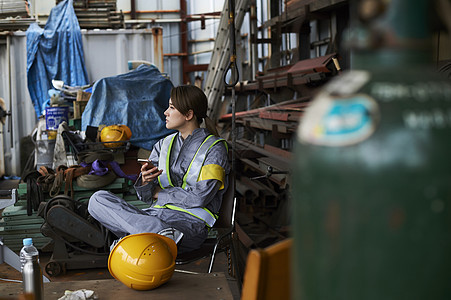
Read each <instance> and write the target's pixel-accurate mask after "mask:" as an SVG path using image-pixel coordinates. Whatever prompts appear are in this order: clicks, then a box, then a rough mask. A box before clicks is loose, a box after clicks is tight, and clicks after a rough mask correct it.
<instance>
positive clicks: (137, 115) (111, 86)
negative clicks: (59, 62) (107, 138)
mask: <svg viewBox="0 0 451 300" xmlns="http://www.w3.org/2000/svg"><path fill="white" fill-rule="evenodd" d="M172 87H173V85H172V82H171V81H170V80H169V79H166V78H165V77H163V76H162V75H161V73H160V71H159V70H158V69H157V68H156V67H154V66H147V65H140V66H139V67H138V68H136V69H135V70H133V71H130V72H128V73H125V74H120V75H117V76H112V77H106V78H103V79H100V80H99V81H97V82H96V83H95V84H94V87H93V91H92V95H91V98H90V99H89V101H88V104H87V105H86V108H85V110H84V112H83V115H82V117H81V125H82V126H81V127H82V130H86V127H87V126H88V125H89V126H95V127H98V126H99V125H107V126H108V125H114V124H122V125H127V126H128V127H129V128H130V130H131V131H132V138H131V140H130V143H131V144H132V145H134V146H137V147H141V148H144V149H147V150H152V147H153V145H154V144H155V143H156V142H157V141H158V140H159V139H161V138H163V137H164V136H166V135H168V134H169V133H171V132H173V131H171V130H168V129H167V128H166V121H165V120H166V118H165V116H164V111H165V110H166V109H167V108H168V103H169V98H170V92H171V89H172Z"/></svg>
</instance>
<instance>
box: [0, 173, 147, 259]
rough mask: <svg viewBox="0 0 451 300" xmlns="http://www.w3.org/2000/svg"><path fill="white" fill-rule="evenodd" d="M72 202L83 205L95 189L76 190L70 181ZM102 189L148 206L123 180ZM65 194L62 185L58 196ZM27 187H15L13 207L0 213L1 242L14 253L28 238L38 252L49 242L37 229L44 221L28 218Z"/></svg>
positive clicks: (46, 195)
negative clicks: (15, 197) (15, 195)
mask: <svg viewBox="0 0 451 300" xmlns="http://www.w3.org/2000/svg"><path fill="white" fill-rule="evenodd" d="M73 188H74V200H77V201H81V202H86V201H88V199H89V197H90V196H91V195H92V194H93V193H94V192H96V191H97V190H98V189H95V190H94V189H85V188H82V187H79V186H78V185H77V184H76V182H75V181H74V182H73ZM101 189H102V190H108V191H110V192H112V193H114V194H116V195H118V196H119V197H122V198H124V199H125V200H126V201H127V202H129V203H131V204H133V205H135V206H137V207H139V208H144V207H148V204H146V203H144V202H142V201H140V200H138V198H137V196H136V192H135V190H134V188H133V183H132V182H131V181H130V180H127V179H124V178H117V179H116V180H115V181H114V182H113V183H111V184H109V185H107V186H105V187H102V188H101ZM63 192H64V185H63V187H62V188H61V194H63ZM26 198H27V184H26V183H21V184H19V188H18V200H17V201H16V203H15V204H14V205H12V206H9V207H6V208H5V209H4V210H3V212H2V218H1V219H0V236H1V237H3V242H4V244H5V245H6V246H8V247H9V248H10V249H11V250H13V251H19V250H20V249H21V248H22V240H23V239H24V238H27V237H31V238H33V243H34V245H35V246H36V247H37V248H38V249H41V248H42V247H43V246H44V245H46V244H47V243H48V242H50V241H51V239H50V238H48V237H45V236H43V235H42V234H41V231H40V228H41V225H42V224H43V223H44V219H43V218H41V217H40V216H38V215H37V213H36V212H35V211H33V213H32V215H31V216H28V215H27V200H26ZM50 199H51V198H50V196H49V195H48V194H45V201H48V200H50Z"/></svg>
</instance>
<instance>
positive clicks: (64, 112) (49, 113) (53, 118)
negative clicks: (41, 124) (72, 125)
mask: <svg viewBox="0 0 451 300" xmlns="http://www.w3.org/2000/svg"><path fill="white" fill-rule="evenodd" d="M64 121H66V122H69V107H67V106H62V107H47V108H46V109H45V128H46V129H47V130H58V126H59V125H60V124H61V123H62V122H64Z"/></svg>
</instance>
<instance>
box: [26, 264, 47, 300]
mask: <svg viewBox="0 0 451 300" xmlns="http://www.w3.org/2000/svg"><path fill="white" fill-rule="evenodd" d="M25 260H26V262H25V265H24V267H23V271H22V276H23V287H24V293H25V294H32V295H33V296H34V299H35V300H43V299H44V283H43V281H42V270H41V267H40V266H39V262H38V256H37V255H33V256H30V255H25Z"/></svg>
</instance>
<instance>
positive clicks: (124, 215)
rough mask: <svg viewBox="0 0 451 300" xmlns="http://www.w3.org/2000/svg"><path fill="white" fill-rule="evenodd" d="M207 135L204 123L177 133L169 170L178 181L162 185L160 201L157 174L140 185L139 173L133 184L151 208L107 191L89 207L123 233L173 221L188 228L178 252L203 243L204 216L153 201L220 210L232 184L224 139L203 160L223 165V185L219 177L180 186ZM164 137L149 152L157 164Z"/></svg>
mask: <svg viewBox="0 0 451 300" xmlns="http://www.w3.org/2000/svg"><path fill="white" fill-rule="evenodd" d="M208 135H209V132H208V131H207V130H206V129H204V128H198V129H196V130H194V131H193V133H192V134H191V135H190V136H188V137H187V138H186V139H185V140H183V139H182V138H181V136H180V134H177V137H176V138H175V140H174V144H173V146H172V150H171V155H170V159H169V162H170V176H171V180H172V183H173V185H174V187H170V188H166V189H163V190H161V191H160V192H159V194H158V200H157V201H155V202H152V195H153V191H154V189H155V187H156V186H158V180H155V181H154V182H151V183H149V184H147V185H144V186H141V174H140V176H139V178H138V179H137V181H136V183H135V190H136V192H137V195H138V198H139V199H140V200H141V201H144V202H146V203H149V204H151V206H150V207H149V208H146V209H142V210H141V209H138V208H136V207H134V206H133V205H131V204H129V203H127V202H126V201H125V200H123V199H121V198H119V197H118V196H116V195H114V194H112V193H110V192H108V191H98V192H96V193H94V194H93V195H92V196H91V198H90V199H89V206H88V211H89V213H90V214H91V215H92V216H93V217H94V218H95V219H96V220H98V221H99V222H100V223H101V224H102V225H103V226H105V227H106V228H108V229H109V230H110V231H111V232H113V233H114V234H115V235H116V236H118V237H119V238H121V237H124V236H126V235H129V234H136V233H143V232H154V233H158V232H160V231H161V230H163V229H165V228H169V227H173V228H175V229H177V230H180V231H181V232H183V234H184V236H183V238H182V240H181V241H180V243H179V252H187V251H191V250H194V249H197V248H199V247H200V246H201V245H202V243H203V242H204V241H205V239H206V238H207V235H208V228H207V226H206V225H205V222H204V221H202V220H200V219H199V218H196V217H195V216H192V215H190V214H188V213H186V212H182V211H176V210H172V209H169V208H155V207H153V206H154V205H160V206H163V205H166V204H173V205H176V206H179V207H182V208H193V207H206V208H207V209H209V210H210V211H211V212H213V213H217V212H218V211H219V208H220V207H221V202H222V196H223V194H224V193H225V191H226V190H227V187H228V184H229V182H228V174H229V173H230V166H229V163H228V156H227V150H226V147H225V146H224V144H223V143H217V144H215V145H214V146H213V147H211V148H210V149H209V151H208V153H207V156H206V158H205V161H204V164H203V165H204V166H205V165H208V164H217V165H220V166H221V167H222V168H224V170H225V174H226V176H225V182H224V189H221V190H219V188H220V186H221V183H220V182H219V181H218V180H215V179H208V180H202V181H198V182H197V183H196V184H195V185H193V186H187V187H186V188H185V189H183V188H181V186H182V183H183V176H184V175H185V173H186V171H187V170H188V166H189V165H190V163H191V161H192V159H193V157H194V155H195V153H196V151H197V149H198V148H199V147H200V145H201V143H202V142H203V141H204V139H205V138H206V137H207V136H208ZM162 143H163V139H162V140H160V141H159V142H158V143H156V144H155V146H154V147H153V150H152V153H151V154H150V156H149V159H150V160H151V161H152V163H153V164H154V165H155V166H158V159H159V155H160V150H161V146H162ZM160 169H161V168H160Z"/></svg>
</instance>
